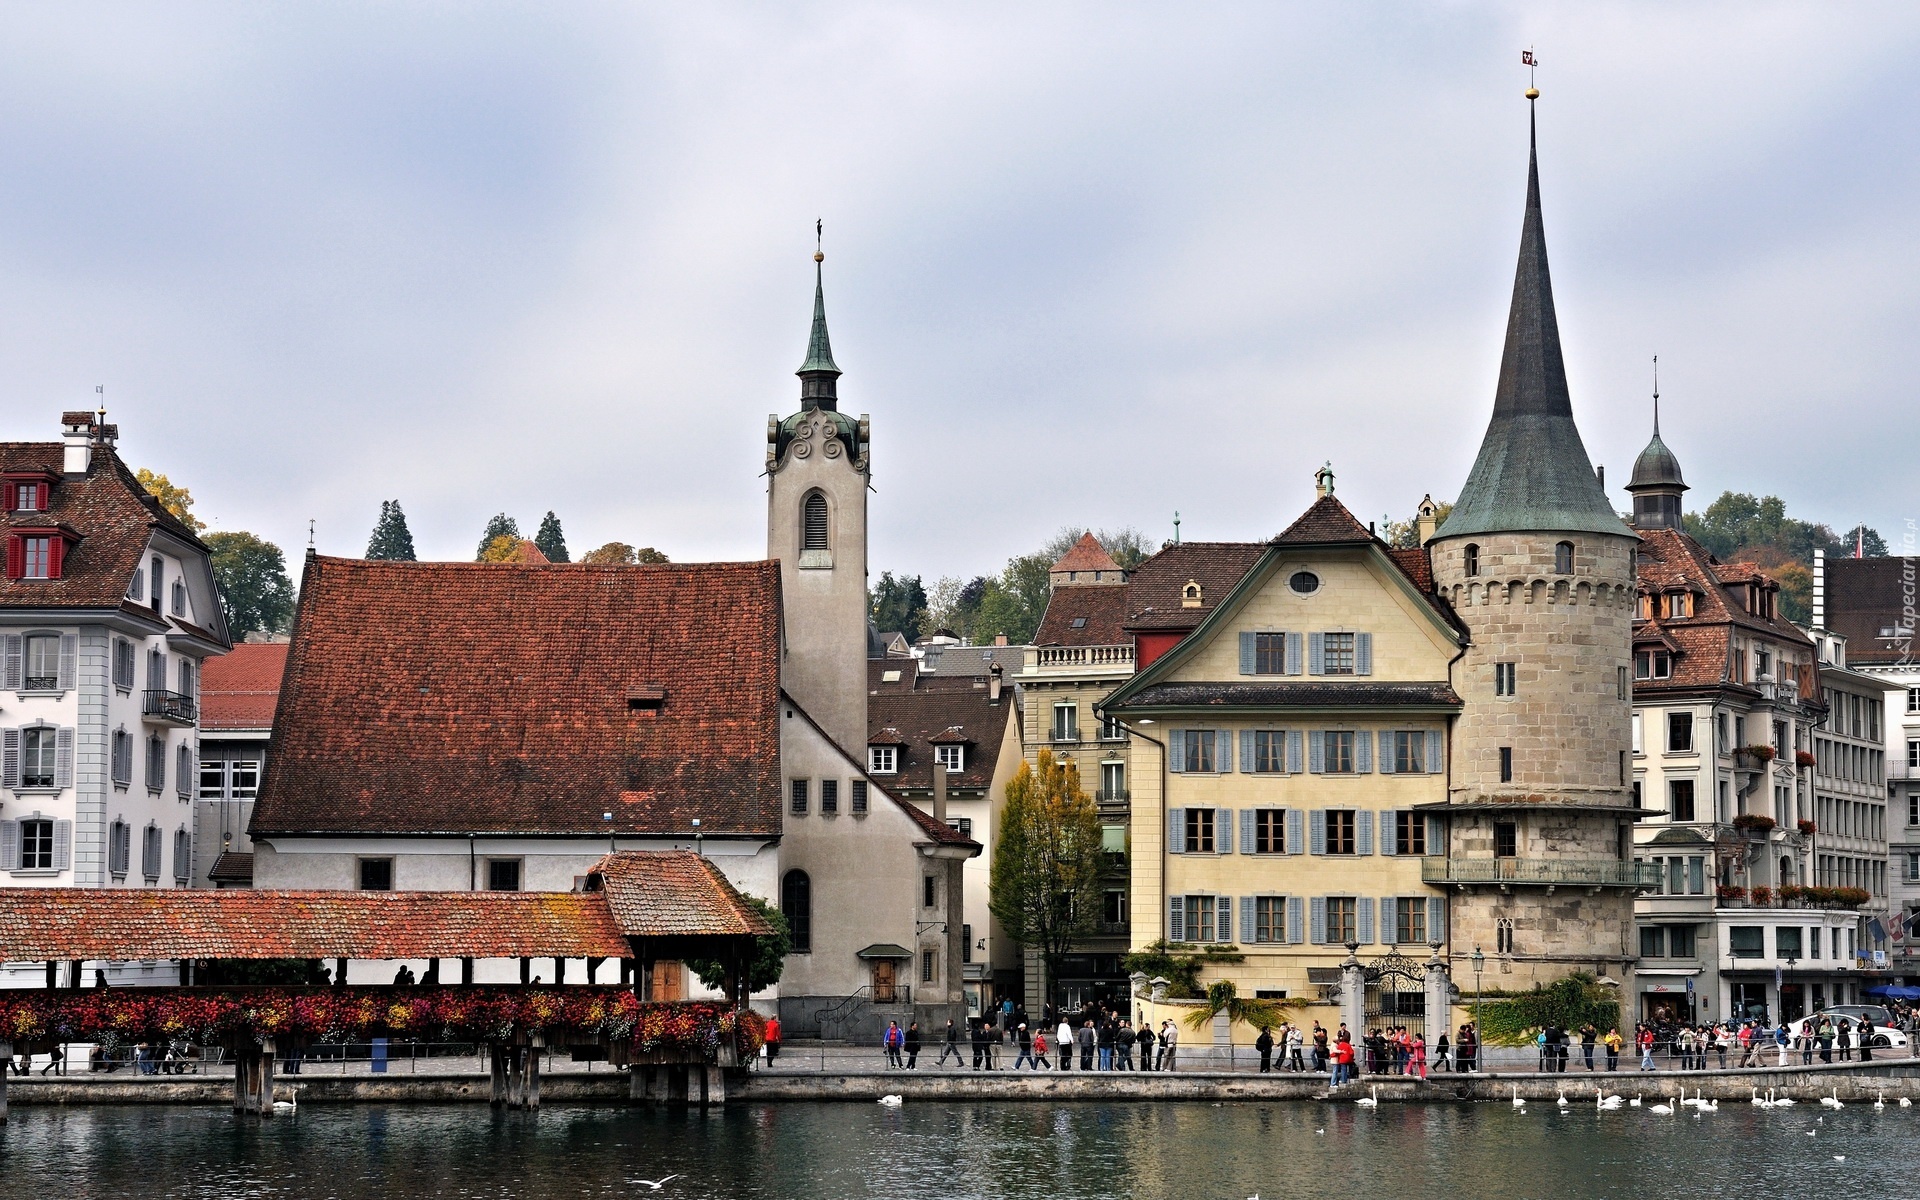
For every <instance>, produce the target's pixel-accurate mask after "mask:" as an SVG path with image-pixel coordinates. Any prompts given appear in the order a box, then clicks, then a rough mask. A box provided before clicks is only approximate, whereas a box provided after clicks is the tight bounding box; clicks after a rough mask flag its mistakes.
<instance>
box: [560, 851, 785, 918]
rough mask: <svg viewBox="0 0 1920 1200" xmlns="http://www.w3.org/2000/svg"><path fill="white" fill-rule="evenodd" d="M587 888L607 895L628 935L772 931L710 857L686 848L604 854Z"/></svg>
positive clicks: (610, 905) (590, 873)
mask: <svg viewBox="0 0 1920 1200" xmlns="http://www.w3.org/2000/svg"><path fill="white" fill-rule="evenodd" d="M587 890H588V891H589V892H595V891H597V892H600V893H601V894H603V895H604V896H605V897H606V902H607V908H608V909H609V910H610V911H611V912H612V913H613V919H614V920H615V921H616V922H617V923H618V924H619V926H620V931H621V932H622V933H624V934H626V935H627V936H628V937H674V936H702V935H712V934H735V935H738V934H748V935H752V936H755V937H764V936H766V935H767V934H770V933H772V932H773V927H772V926H770V925H768V924H767V922H766V919H765V918H764V917H762V916H761V915H760V913H759V911H758V910H757V909H755V908H754V907H753V906H751V905H749V904H748V903H747V902H746V899H745V897H743V896H741V894H740V892H739V889H737V888H735V887H734V886H733V882H732V881H731V880H729V879H728V878H727V877H726V876H725V875H722V874H721V873H720V869H719V868H718V867H716V866H714V865H713V862H712V860H710V859H708V858H706V857H704V856H702V855H699V854H693V853H690V852H688V851H685V850H680V851H633V850H623V851H620V852H619V853H617V854H609V855H607V856H606V857H605V858H603V859H601V860H600V861H599V862H597V863H595V864H594V865H593V870H592V871H591V872H589V874H588V876H587Z"/></svg>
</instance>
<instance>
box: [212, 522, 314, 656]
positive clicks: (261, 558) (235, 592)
mask: <svg viewBox="0 0 1920 1200" xmlns="http://www.w3.org/2000/svg"><path fill="white" fill-rule="evenodd" d="M204 540H205V542H206V543H207V549H208V550H210V551H211V552H212V554H211V559H212V563H213V578H214V582H215V583H217V584H218V585H219V586H220V603H221V605H222V606H224V607H225V609H226V612H227V631H228V632H229V633H230V634H232V635H233V636H234V637H236V638H238V637H239V636H240V635H241V634H243V633H247V632H249V631H252V630H259V631H261V632H263V633H284V632H286V629H287V625H288V623H289V622H290V621H291V620H292V619H293V600H294V592H293V581H292V580H290V579H288V578H287V560H286V556H285V555H283V554H281V553H280V547H278V546H276V545H274V544H273V543H272V542H268V541H263V540H262V539H260V538H258V537H255V536H254V535H253V534H251V533H209V534H207V535H206V537H205V539H204Z"/></svg>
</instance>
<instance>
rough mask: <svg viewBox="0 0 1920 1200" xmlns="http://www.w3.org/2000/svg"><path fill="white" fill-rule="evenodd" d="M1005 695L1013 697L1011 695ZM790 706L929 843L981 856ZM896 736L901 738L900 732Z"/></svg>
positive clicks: (977, 846) (902, 742)
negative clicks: (904, 815) (917, 828)
mask: <svg viewBox="0 0 1920 1200" xmlns="http://www.w3.org/2000/svg"><path fill="white" fill-rule="evenodd" d="M935 694H937V695H944V696H947V697H954V696H958V695H961V694H962V693H958V692H945V693H935ZM1006 694H1007V695H1011V694H1012V693H1010V692H1009V693H1006ZM787 702H788V703H789V704H792V705H793V709H794V711H795V712H797V713H799V714H800V717H801V719H802V720H804V721H806V723H807V726H808V727H809V728H810V729H812V730H813V731H814V732H815V733H818V734H819V735H820V738H821V740H822V741H824V742H825V743H826V744H827V745H828V746H829V747H831V749H832V750H833V752H835V753H837V754H839V755H840V756H841V760H842V761H843V762H845V763H846V765H847V766H848V767H849V768H851V769H852V770H853V771H855V772H857V773H859V774H860V775H861V776H862V777H863V778H864V779H865V780H866V782H867V786H868V787H869V788H870V789H871V791H873V792H877V793H879V795H880V798H881V800H883V801H884V802H886V803H888V804H891V805H893V806H894V808H895V809H897V810H898V811H900V812H903V813H905V814H906V816H907V819H908V820H910V821H912V822H913V823H914V824H915V825H917V826H919V828H920V832H921V833H922V834H923V835H925V836H926V838H927V839H928V840H929V841H931V842H933V843H934V844H936V845H941V846H954V847H958V848H961V849H966V850H969V851H971V853H972V854H973V855H978V854H979V853H980V851H981V849H982V846H981V844H980V843H979V842H976V841H974V840H973V839H972V838H970V837H968V836H967V835H965V834H963V833H961V832H960V831H959V830H958V829H955V828H954V827H953V826H951V825H947V824H944V823H943V822H940V821H936V820H934V819H933V815H932V814H931V813H928V812H926V811H925V810H923V809H921V808H920V807H919V806H918V805H916V804H914V803H912V802H911V801H908V800H904V799H902V798H901V796H900V794H899V792H898V791H897V790H896V788H901V787H905V786H907V785H906V784H903V783H902V782H901V781H900V780H899V779H898V778H896V777H892V776H890V777H888V779H887V781H886V782H885V783H882V782H881V781H880V780H878V779H876V778H874V776H873V775H871V774H869V773H868V772H867V770H866V764H864V763H861V762H859V761H857V760H855V758H854V757H853V755H852V754H849V753H848V752H847V751H846V749H845V748H844V747H842V746H840V745H838V744H837V743H835V742H834V740H833V739H832V738H830V737H828V736H827V731H826V730H824V729H821V728H820V723H819V722H818V721H815V720H814V719H813V716H812V715H811V714H810V713H808V712H807V710H806V709H804V708H801V707H800V705H799V704H797V703H794V701H793V698H792V697H790V696H789V697H788V698H787ZM868 710H869V711H871V710H872V701H871V700H869V701H868ZM893 732H894V733H896V734H898V731H897V730H895V731H893ZM869 744H879V745H885V744H887V743H884V742H882V743H869ZM894 744H897V745H900V746H902V747H905V746H907V745H908V742H907V740H906V739H905V738H904V737H903V738H901V739H900V741H899V742H897V743H894ZM909 754H910V751H908V750H906V749H902V750H901V752H900V759H901V761H902V762H903V763H904V762H905V761H906V759H907V758H908V757H909ZM927 774H928V783H927V786H928V787H932V786H933V783H932V769H931V768H929V769H928V772H927ZM964 777H965V776H964V773H963V774H957V775H954V776H952V778H953V779H956V780H957V779H961V778H964ZM954 786H956V787H958V786H961V785H960V784H958V783H956V784H955V785H954Z"/></svg>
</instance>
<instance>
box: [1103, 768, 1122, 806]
mask: <svg viewBox="0 0 1920 1200" xmlns="http://www.w3.org/2000/svg"><path fill="white" fill-rule="evenodd" d="M1126 798H1127V764H1125V763H1117V762H1110V763H1101V764H1100V799H1102V800H1107V801H1115V800H1125V799H1126Z"/></svg>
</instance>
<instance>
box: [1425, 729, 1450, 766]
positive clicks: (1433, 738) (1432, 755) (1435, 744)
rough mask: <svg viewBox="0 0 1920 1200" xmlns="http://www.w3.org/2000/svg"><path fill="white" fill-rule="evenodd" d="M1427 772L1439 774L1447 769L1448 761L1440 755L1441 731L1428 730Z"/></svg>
mask: <svg viewBox="0 0 1920 1200" xmlns="http://www.w3.org/2000/svg"><path fill="white" fill-rule="evenodd" d="M1426 742H1427V774H1429V775H1438V774H1439V773H1440V772H1442V771H1444V770H1446V769H1447V764H1446V762H1445V761H1444V760H1443V759H1442V758H1441V757H1440V732H1439V731H1438V730H1435V729H1429V730H1427V737H1426Z"/></svg>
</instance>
